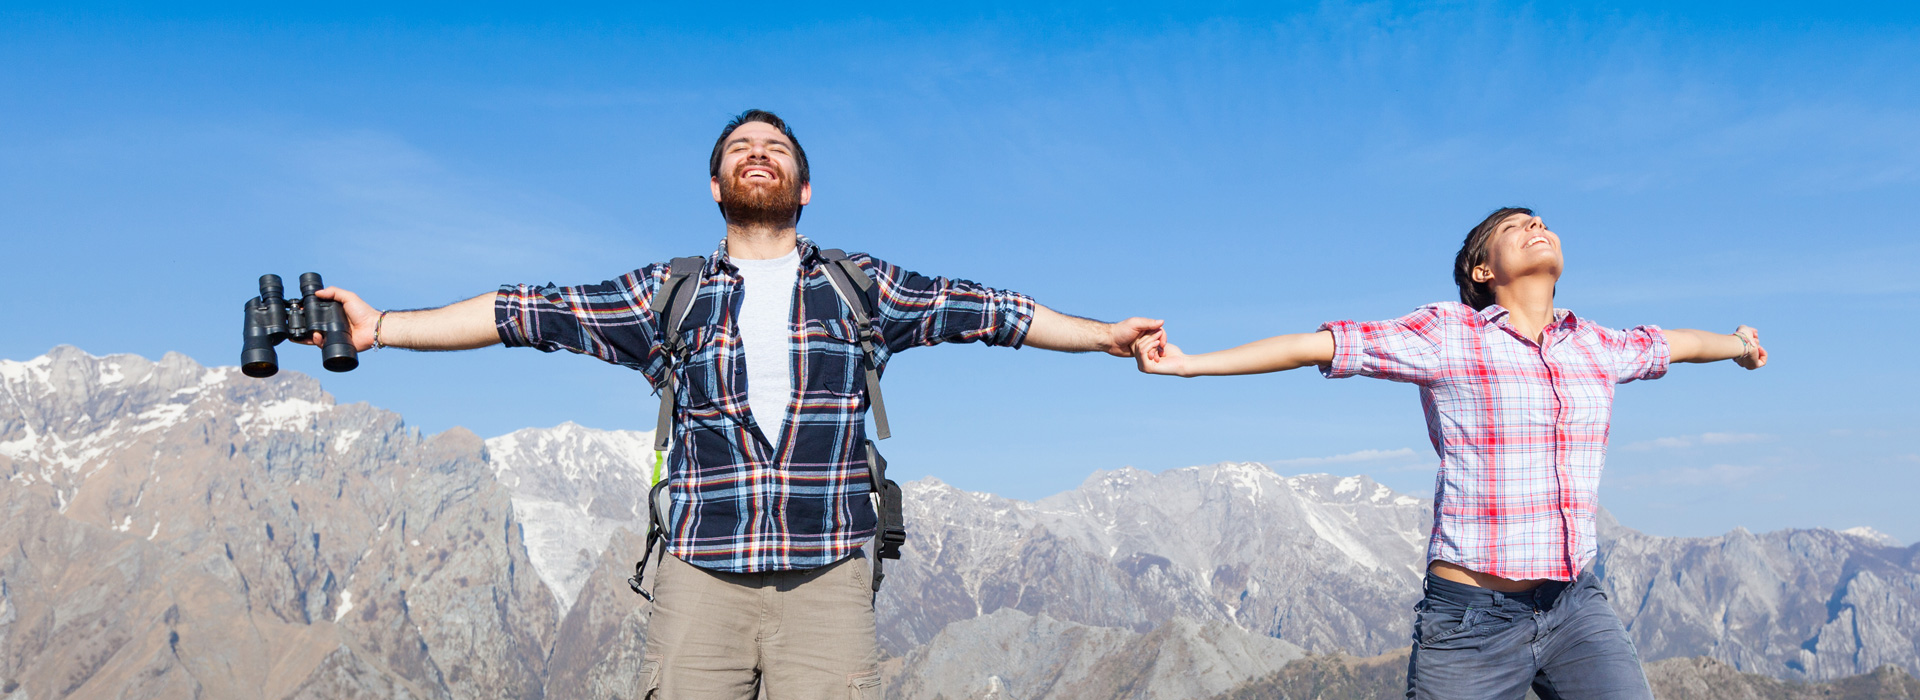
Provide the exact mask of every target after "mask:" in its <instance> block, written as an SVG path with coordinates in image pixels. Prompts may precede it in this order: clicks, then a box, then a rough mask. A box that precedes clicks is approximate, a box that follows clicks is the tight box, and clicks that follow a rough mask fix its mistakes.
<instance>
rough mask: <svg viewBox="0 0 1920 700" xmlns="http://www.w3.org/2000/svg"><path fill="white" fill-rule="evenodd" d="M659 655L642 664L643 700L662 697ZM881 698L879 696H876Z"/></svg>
mask: <svg viewBox="0 0 1920 700" xmlns="http://www.w3.org/2000/svg"><path fill="white" fill-rule="evenodd" d="M661 658H662V657H661V656H660V655H659V654H648V655H647V660H646V662H644V663H642V664H640V697H641V700H656V698H659V697H660V661H661ZM874 697H879V696H877V695H876V696H874Z"/></svg>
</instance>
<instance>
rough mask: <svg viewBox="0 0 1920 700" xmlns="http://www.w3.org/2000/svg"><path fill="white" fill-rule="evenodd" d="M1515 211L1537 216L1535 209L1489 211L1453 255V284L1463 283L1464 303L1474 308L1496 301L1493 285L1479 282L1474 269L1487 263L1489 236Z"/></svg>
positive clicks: (1462, 295)
mask: <svg viewBox="0 0 1920 700" xmlns="http://www.w3.org/2000/svg"><path fill="white" fill-rule="evenodd" d="M1514 214H1526V215H1527V216H1533V210H1532V209H1528V208H1526V207H1504V208H1501V209H1499V210H1497V211H1495V212H1493V213H1492V214H1488V215H1487V218H1486V219H1484V220H1482V221H1481V222H1480V225H1479V226H1475V227H1473V230H1472V231H1468V232H1467V240H1465V241H1462V242H1461V243H1460V253H1459V254H1457V255H1455V256H1453V283H1454V284H1457V285H1460V303H1462V304H1466V305H1467V306H1471V307H1473V310H1474V311H1479V310H1481V309H1485V308H1487V307H1488V306H1490V305H1492V304H1493V287H1491V286H1489V285H1488V284H1487V283H1485V282H1475V281H1474V280H1473V268H1476V267H1479V266H1481V265H1483V264H1485V263H1486V262H1487V239H1490V238H1493V230H1494V229H1496V228H1498V227H1499V226H1500V222H1502V221H1506V220H1507V217H1509V216H1513V215H1514Z"/></svg>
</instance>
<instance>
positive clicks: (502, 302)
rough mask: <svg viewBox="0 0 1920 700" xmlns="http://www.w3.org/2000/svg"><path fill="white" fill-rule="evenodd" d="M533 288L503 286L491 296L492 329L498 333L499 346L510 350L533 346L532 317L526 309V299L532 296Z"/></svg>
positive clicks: (527, 286)
mask: <svg viewBox="0 0 1920 700" xmlns="http://www.w3.org/2000/svg"><path fill="white" fill-rule="evenodd" d="M535 294H536V292H535V291H534V289H533V287H531V286H529V285H525V284H503V285H500V292H499V293H498V294H495V295H494V296H493V327H494V330H496V331H498V332H499V333H500V344H501V345H505V346H507V347H510V348H524V347H529V346H531V345H533V344H534V338H533V334H532V333H531V332H529V331H530V330H531V329H532V328H533V327H534V323H533V315H532V313H531V312H529V310H528V307H527V299H528V298H530V297H532V296H534V295H535Z"/></svg>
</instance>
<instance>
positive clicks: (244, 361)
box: [240, 347, 280, 379]
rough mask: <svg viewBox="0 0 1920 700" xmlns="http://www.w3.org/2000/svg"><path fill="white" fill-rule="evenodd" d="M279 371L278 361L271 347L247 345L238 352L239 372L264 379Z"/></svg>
mask: <svg viewBox="0 0 1920 700" xmlns="http://www.w3.org/2000/svg"><path fill="white" fill-rule="evenodd" d="M279 371H280V361H279V358H278V357H275V356H274V353H273V348H271V347H264V348H263V347H249V348H247V349H245V350H243V351H241V352H240V373H241V374H245V375H247V376H249V377H253V378H254V379H265V378H267V377H271V376H273V375H274V374H276V373H278V372H279Z"/></svg>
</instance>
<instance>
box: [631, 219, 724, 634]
mask: <svg viewBox="0 0 1920 700" xmlns="http://www.w3.org/2000/svg"><path fill="white" fill-rule="evenodd" d="M667 266H668V268H669V270H668V272H667V279H666V281H665V282H661V283H660V288H659V289H656V290H654V292H653V301H652V303H650V304H648V308H651V309H653V315H654V317H655V319H658V320H660V321H661V324H660V338H661V342H660V344H661V347H662V348H664V349H665V350H666V351H667V378H666V381H664V382H662V383H661V385H660V420H659V422H658V423H655V424H654V428H653V451H654V453H655V462H654V474H653V481H654V483H653V488H652V489H651V490H649V491H648V492H647V548H646V550H645V551H643V552H641V554H640V561H638V562H635V563H634V565H633V577H632V578H629V579H627V586H628V587H629V588H632V589H633V592H635V593H638V594H640V595H641V597H644V598H646V599H647V602H649V603H651V602H653V594H652V593H650V592H648V591H647V589H646V588H645V587H644V585H643V584H642V579H644V578H645V577H646V575H647V560H648V559H652V558H653V548H654V546H655V545H657V544H659V543H660V541H661V540H662V539H665V537H666V532H667V527H666V521H667V507H668V504H669V499H670V497H669V496H668V493H667V479H666V475H665V474H663V473H662V470H661V464H660V462H659V458H660V453H661V452H664V451H666V449H667V438H668V437H669V436H671V435H672V433H673V412H674V405H675V404H676V403H677V399H678V396H677V395H676V394H675V393H674V383H675V379H674V377H675V375H674V370H675V369H676V368H677V366H678V365H679V364H680V362H681V360H682V359H684V358H683V354H684V352H685V350H686V348H685V346H683V345H681V341H680V324H682V323H685V322H686V320H687V312H689V311H691V310H692V309H693V298H694V297H697V296H699V295H700V281H701V275H702V274H703V273H704V272H706V269H707V259H706V258H704V257H700V256H697V255H696V256H690V257H684V258H674V259H673V261H672V262H669V263H667ZM660 551H661V554H660V556H662V557H665V556H666V548H665V547H662V548H661V550H660Z"/></svg>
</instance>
